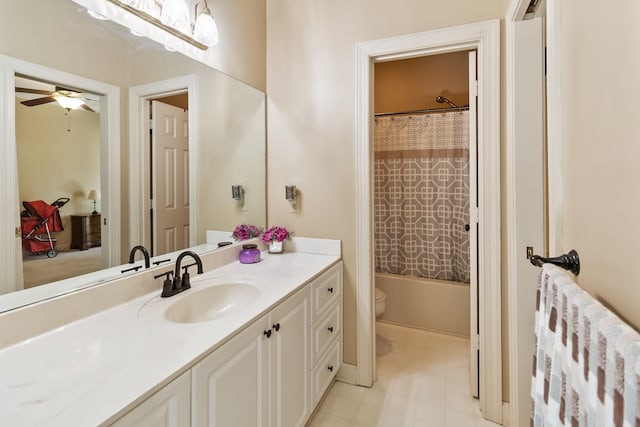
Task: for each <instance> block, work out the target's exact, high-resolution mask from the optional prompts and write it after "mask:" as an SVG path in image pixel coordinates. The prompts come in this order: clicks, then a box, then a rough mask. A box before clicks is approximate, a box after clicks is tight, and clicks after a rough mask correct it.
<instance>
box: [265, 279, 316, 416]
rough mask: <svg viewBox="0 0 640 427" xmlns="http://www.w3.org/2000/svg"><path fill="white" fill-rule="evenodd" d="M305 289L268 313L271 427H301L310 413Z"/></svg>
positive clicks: (307, 323) (307, 305)
mask: <svg viewBox="0 0 640 427" xmlns="http://www.w3.org/2000/svg"><path fill="white" fill-rule="evenodd" d="M309 316H310V315H309V289H308V287H307V288H305V289H303V290H302V291H300V292H298V294H296V295H294V296H293V297H291V298H289V299H288V300H287V301H286V302H284V303H282V304H280V305H279V306H277V307H276V308H275V309H274V310H273V311H272V312H271V328H272V333H273V335H272V336H271V390H270V393H269V398H270V404H269V407H270V408H271V411H272V412H271V426H272V427H303V426H304V424H305V421H306V419H307V416H308V415H309V413H310V401H311V398H310V396H309V393H310V390H311V387H310V386H309V371H310V369H309V363H310V355H309V348H310V345H309V321H310V320H309Z"/></svg>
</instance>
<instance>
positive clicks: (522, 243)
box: [509, 18, 546, 425]
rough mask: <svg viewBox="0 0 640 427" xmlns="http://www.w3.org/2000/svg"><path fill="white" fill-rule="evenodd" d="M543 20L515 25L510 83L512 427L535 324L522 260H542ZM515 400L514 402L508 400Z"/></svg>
mask: <svg viewBox="0 0 640 427" xmlns="http://www.w3.org/2000/svg"><path fill="white" fill-rule="evenodd" d="M543 19H544V18H536V19H530V20H526V21H518V22H514V25H513V31H514V48H513V52H514V53H513V54H514V60H513V63H514V70H513V71H514V73H513V74H514V77H513V91H514V92H513V97H514V99H515V100H516V102H514V105H513V107H512V114H513V125H514V131H513V138H514V156H513V158H514V167H515V170H516V174H515V183H514V186H515V191H514V192H513V197H514V201H513V206H514V208H515V213H514V217H515V218H516V222H515V230H513V232H514V234H515V238H514V239H513V240H514V243H513V245H514V249H515V253H513V254H512V256H514V257H515V259H514V260H513V261H512V262H511V266H512V269H513V278H512V279H510V283H509V294H510V295H509V297H510V299H509V310H510V311H511V313H512V314H510V319H511V325H512V327H513V328H516V329H514V330H513V331H510V336H511V338H510V339H511V340H512V342H511V344H510V349H511V350H510V351H511V353H512V354H511V357H510V359H511V362H510V363H513V369H512V373H513V372H517V375H513V374H512V378H511V390H513V391H512V393H515V394H512V398H511V405H512V407H513V408H515V410H516V413H517V415H516V419H514V420H513V422H514V425H528V424H529V395H530V391H531V363H532V360H533V359H532V358H533V351H534V346H535V342H534V341H535V339H534V333H533V330H534V320H535V303H536V283H537V281H538V274H539V269H537V268H535V267H533V266H532V265H531V264H530V262H529V260H528V259H527V252H528V250H527V249H528V248H531V252H533V253H535V254H537V255H543V256H544V255H545V254H546V239H545V236H546V223H545V212H546V206H545V200H546V195H545V138H546V134H545V126H546V124H545V104H546V100H545V81H544V80H545V76H544V68H545V65H544V21H543ZM513 396H515V397H513Z"/></svg>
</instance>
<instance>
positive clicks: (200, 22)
mask: <svg viewBox="0 0 640 427" xmlns="http://www.w3.org/2000/svg"><path fill="white" fill-rule="evenodd" d="M193 38H194V39H195V40H196V41H198V42H200V43H202V44H203V45H205V46H215V45H217V44H218V41H219V37H218V26H217V25H216V21H214V19H213V17H212V16H211V15H209V14H207V13H201V14H200V16H198V19H196V25H195V28H194V29H193Z"/></svg>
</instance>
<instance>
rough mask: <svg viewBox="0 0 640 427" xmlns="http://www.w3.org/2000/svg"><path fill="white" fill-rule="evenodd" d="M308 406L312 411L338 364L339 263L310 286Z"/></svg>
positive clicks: (340, 360)
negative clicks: (309, 379) (310, 406)
mask: <svg viewBox="0 0 640 427" xmlns="http://www.w3.org/2000/svg"><path fill="white" fill-rule="evenodd" d="M311 300H312V314H311V319H312V321H311V334H310V335H311V353H312V355H313V357H312V361H313V362H312V371H311V405H312V407H315V406H316V405H317V403H318V402H319V401H320V398H322V396H323V395H324V393H325V391H326V390H327V388H328V387H329V385H330V384H331V382H332V381H333V379H334V378H335V376H336V374H337V372H338V370H339V369H340V366H341V363H342V263H339V264H338V265H335V266H333V267H332V268H330V269H329V270H327V271H325V272H324V273H323V274H322V275H320V277H318V278H317V279H315V280H314V281H313V282H312V283H311Z"/></svg>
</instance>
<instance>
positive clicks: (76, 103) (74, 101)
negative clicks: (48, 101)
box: [53, 95, 84, 110]
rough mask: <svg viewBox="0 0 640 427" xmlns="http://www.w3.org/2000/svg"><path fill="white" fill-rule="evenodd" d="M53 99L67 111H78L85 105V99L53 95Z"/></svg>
mask: <svg viewBox="0 0 640 427" xmlns="http://www.w3.org/2000/svg"><path fill="white" fill-rule="evenodd" d="M53 99H55V100H56V102H57V103H58V104H59V105H60V106H61V107H62V108H65V109H67V110H76V109H78V108H80V107H81V106H82V105H83V104H84V99H80V98H73V97H70V96H65V95H53Z"/></svg>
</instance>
